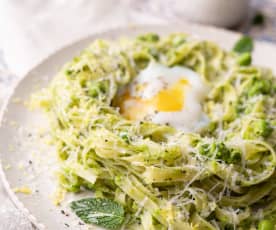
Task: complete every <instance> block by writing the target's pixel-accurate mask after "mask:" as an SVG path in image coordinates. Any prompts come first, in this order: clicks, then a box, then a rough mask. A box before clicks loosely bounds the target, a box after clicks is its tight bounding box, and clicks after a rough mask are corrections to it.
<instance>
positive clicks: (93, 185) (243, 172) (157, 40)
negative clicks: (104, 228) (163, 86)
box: [32, 33, 276, 230]
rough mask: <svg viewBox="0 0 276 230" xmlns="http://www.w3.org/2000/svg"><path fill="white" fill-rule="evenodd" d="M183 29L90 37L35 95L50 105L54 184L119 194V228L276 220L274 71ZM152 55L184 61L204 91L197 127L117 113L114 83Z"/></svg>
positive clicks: (231, 225)
mask: <svg viewBox="0 0 276 230" xmlns="http://www.w3.org/2000/svg"><path fill="white" fill-rule="evenodd" d="M240 57H241V55H240V54H236V53H234V52H226V51H224V50H223V49H221V48H220V47H218V46H217V45H216V44H214V43H212V42H208V41H201V40H197V39H195V38H193V37H191V36H188V35H185V34H181V33H179V34H171V35H169V36H165V37H159V36H158V35H156V34H146V35H141V36H139V37H137V38H135V39H121V40H119V41H104V40H97V41H95V42H93V43H92V44H91V45H90V46H89V47H88V48H87V49H85V50H84V51H82V53H81V54H80V55H79V56H77V57H75V58H74V59H73V60H72V61H70V62H69V63H67V64H66V65H65V66H64V67H63V68H62V69H61V71H60V72H59V73H58V74H57V76H56V77H55V78H54V79H53V80H52V82H51V84H50V85H49V87H48V88H46V89H43V90H42V91H41V92H39V93H37V94H35V95H33V97H32V103H33V104H34V105H35V106H37V105H38V106H40V107H43V108H44V110H45V111H46V113H47V114H48V115H49V118H50V121H51V127H52V128H51V129H52V136H53V143H54V144H55V145H56V147H57V154H58V157H59V159H60V170H59V172H58V174H59V182H60V186H61V187H63V188H65V189H66V190H68V191H69V192H79V191H81V190H82V188H86V189H89V190H91V191H93V192H94V193H93V194H94V196H96V197H105V198H108V199H111V200H114V201H116V202H118V203H120V204H121V205H122V206H123V207H124V210H125V213H126V217H127V218H126V220H125V223H124V224H123V227H124V228H125V229H145V230H148V229H152V230H153V229H158V230H159V229H187V230H188V229H209V230H214V229H225V230H226V229H257V226H258V224H259V222H260V221H262V220H269V221H272V222H273V221H274V224H275V223H276V195H275V194H276V174H275V165H276V154H275V149H276V141H275V140H276V132H275V125H276V79H275V78H274V76H273V74H272V73H271V71H270V70H268V69H265V68H261V67H257V66H251V65H248V64H249V63H246V65H244V63H241V62H240ZM150 62H158V63H161V64H162V65H165V66H169V67H173V66H185V67H187V68H190V69H192V70H194V71H195V72H197V73H198V74H199V76H200V77H201V78H202V80H203V81H204V83H205V84H206V85H207V86H208V88H210V91H209V93H208V95H207V97H206V98H205V100H204V103H203V105H202V106H203V110H204V112H205V113H206V114H207V116H208V119H209V122H208V124H207V125H206V126H205V127H203V128H202V129H201V130H200V131H198V132H196V133H187V132H182V131H180V130H177V129H175V128H173V127H171V126H169V125H160V124H154V123H152V122H150V121H147V120H140V121H133V120H128V119H126V118H124V117H123V116H122V115H121V114H120V110H119V109H118V108H117V107H116V105H114V99H115V97H116V95H117V94H118V92H119V91H120V90H121V89H123V88H124V87H126V85H127V84H128V83H130V82H131V81H133V80H134V79H135V77H136V76H137V75H138V74H139V72H140V71H141V70H142V69H144V68H145V67H146V66H147V65H148V64H149V63H150Z"/></svg>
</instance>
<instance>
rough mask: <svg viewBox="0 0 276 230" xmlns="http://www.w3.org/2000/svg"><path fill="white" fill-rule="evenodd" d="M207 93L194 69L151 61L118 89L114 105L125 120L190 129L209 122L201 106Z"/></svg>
mask: <svg viewBox="0 0 276 230" xmlns="http://www.w3.org/2000/svg"><path fill="white" fill-rule="evenodd" d="M207 92H208V88H207V86H206V85H204V83H203V81H202V79H201V78H200V76H199V75H198V74H197V73H196V72H194V71H193V70H191V69H188V68H186V67H180V66H176V67H171V68H170V67H166V66H164V65H161V64H158V63H156V62H151V63H150V64H149V65H148V66H147V67H146V68H145V69H144V70H142V71H141V72H140V73H139V75H138V76H137V77H136V78H135V79H134V80H133V81H132V82H131V83H130V84H129V85H128V86H127V87H125V88H124V90H123V91H122V92H120V94H119V98H118V100H117V106H118V107H119V108H120V112H121V114H122V115H123V116H124V117H125V118H127V119H130V120H139V121H143V120H148V121H152V122H154V123H157V124H163V125H164V124H165V125H170V126H173V127H175V128H176V129H179V130H182V131H187V132H192V131H196V130H198V129H199V128H200V127H202V126H203V125H205V124H206V123H207V122H208V118H207V116H206V114H204V112H203V109H202V105H201V103H202V102H203V100H204V98H205V96H206V94H207Z"/></svg>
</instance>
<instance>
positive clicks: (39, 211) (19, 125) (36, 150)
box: [0, 23, 276, 230]
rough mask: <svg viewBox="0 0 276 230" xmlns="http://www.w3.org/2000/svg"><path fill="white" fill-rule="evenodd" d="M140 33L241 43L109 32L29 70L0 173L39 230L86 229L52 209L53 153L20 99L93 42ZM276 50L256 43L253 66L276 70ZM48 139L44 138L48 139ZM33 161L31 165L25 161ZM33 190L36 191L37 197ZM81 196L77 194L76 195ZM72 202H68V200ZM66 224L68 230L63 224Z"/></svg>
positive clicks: (211, 36) (11, 109)
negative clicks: (17, 191) (23, 189)
mask: <svg viewBox="0 0 276 230" xmlns="http://www.w3.org/2000/svg"><path fill="white" fill-rule="evenodd" d="M144 32H157V33H159V34H168V33H171V32H186V33H189V34H193V35H197V36H199V37H200V38H202V39H208V40H211V41H214V42H217V43H218V44H220V45H221V46H223V47H224V48H226V49H230V48H231V47H232V46H233V43H234V42H235V41H236V40H237V39H238V38H239V36H240V35H239V34H236V33H232V32H229V31H226V30H219V29H215V28H210V27H205V26H198V25H191V24H186V23H182V24H181V25H167V26H160V25H159V26H136V27H126V28H119V29H114V30H110V31H108V32H104V33H101V34H95V35H91V36H89V37H87V38H85V39H84V40H81V41H78V42H76V43H74V44H72V45H70V46H67V47H65V48H63V49H61V50H59V51H58V52H56V53H54V54H53V55H51V56H50V57H48V58H47V59H45V60H44V61H43V62H42V63H41V64H39V65H38V66H36V67H35V68H34V69H32V70H31V71H30V72H29V73H28V74H27V75H26V76H25V77H24V78H23V79H22V80H21V81H19V83H18V84H17V86H16V88H15V90H14V92H13V93H12V95H11V96H10V98H9V99H8V100H7V102H6V104H5V107H4V109H3V111H2V125H1V127H0V140H1V144H0V158H1V159H2V164H3V168H7V167H8V166H9V165H10V166H11V167H10V168H9V169H6V170H0V174H1V175H2V179H3V182H4V186H5V188H6V190H7V191H8V194H9V195H10V197H11V199H12V201H13V202H14V203H15V205H16V206H17V207H18V208H19V209H21V210H23V212H24V213H25V214H26V215H27V216H28V218H29V219H30V220H31V221H32V222H33V223H34V224H35V225H36V226H37V227H38V228H39V229H49V230H53V229H59V230H62V229H82V228H83V229H84V227H83V226H80V225H79V224H78V220H77V218H76V217H75V216H74V215H72V214H70V215H69V216H65V215H63V214H61V209H64V210H66V212H67V210H68V207H67V206H68V202H64V204H63V206H62V207H56V206H54V205H53V202H52V201H51V198H50V196H51V194H53V193H54V191H55V187H56V186H55V184H54V183H53V181H54V176H53V171H54V168H55V163H54V162H55V150H54V149H51V148H50V147H48V146H47V145H46V144H45V143H44V141H42V140H40V139H41V138H38V136H39V135H44V136H45V134H43V133H44V132H42V131H41V129H42V128H41V127H42V126H44V127H45V129H46V130H47V125H48V123H47V120H45V117H44V116H43V115H42V113H40V112H31V111H29V110H28V109H27V108H26V107H25V106H24V105H23V103H18V98H20V99H21V100H23V101H24V100H27V99H28V98H29V96H30V95H31V93H33V92H35V91H36V90H37V89H39V88H41V87H43V86H46V85H47V84H48V83H49V81H50V80H51V78H52V76H54V75H55V73H56V72H57V71H58V69H59V68H60V67H61V66H62V65H63V64H64V63H65V62H66V61H68V60H70V59H71V58H72V57H73V56H74V55H77V54H78V53H79V52H80V51H81V50H82V49H83V48H85V47H86V46H88V44H89V43H91V42H92V41H93V40H95V39H96V38H105V39H115V38H118V37H121V36H128V37H131V36H135V35H137V34H140V33H144ZM275 60H276V47H275V46H273V45H271V44H268V43H263V42H262V43H261V42H256V43H255V51H254V61H255V63H257V64H260V65H264V66H268V67H271V68H273V69H274V71H276V65H275V63H274V62H275ZM46 137H47V134H46ZM30 160H31V161H32V162H29V161H30ZM23 185H26V186H29V187H30V188H31V189H32V190H33V194H32V195H26V194H16V195H15V194H14V193H13V190H12V189H13V188H15V187H21V186H23ZM36 191H37V192H36ZM78 196H79V195H78ZM68 199H69V200H70V197H69V198H67V200H68ZM65 223H66V224H68V225H69V227H68V226H66V225H65Z"/></svg>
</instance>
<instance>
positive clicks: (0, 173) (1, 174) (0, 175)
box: [0, 21, 276, 230]
mask: <svg viewBox="0 0 276 230" xmlns="http://www.w3.org/2000/svg"><path fill="white" fill-rule="evenodd" d="M183 25H184V26H183ZM170 26H172V27H174V28H176V27H178V28H179V30H180V31H181V28H183V27H187V26H190V27H194V29H195V30H212V31H213V32H222V33H224V34H225V35H228V36H229V35H235V36H238V35H239V36H241V35H242V33H239V32H235V31H230V30H227V29H224V28H218V27H213V26H209V25H202V24H197V23H193V22H187V21H185V22H181V23H155V24H132V25H120V26H110V27H108V28H107V29H101V30H98V31H96V32H92V33H89V34H88V35H86V36H83V37H79V38H77V39H75V40H74V41H71V42H68V43H66V44H64V45H62V46H61V47H59V48H57V49H55V50H53V51H52V52H50V53H49V54H48V55H47V56H45V57H44V58H41V59H40V60H39V61H38V62H37V63H36V64H35V65H33V66H31V68H30V69H29V70H28V71H27V72H25V73H24V74H23V75H22V76H19V77H18V79H16V80H15V83H13V86H12V89H11V90H10V92H9V93H8V95H7V96H6V97H5V98H4V101H3V104H2V107H1V109H0V127H2V125H3V118H4V114H5V111H6V109H7V107H8V105H9V103H10V101H11V98H12V96H13V95H14V93H15V91H16V89H17V88H18V87H19V85H20V83H21V82H22V81H23V80H24V79H25V78H26V77H27V76H29V75H31V74H32V72H35V71H36V69H37V68H39V67H40V66H42V65H43V64H44V63H45V62H47V61H48V60H49V59H51V58H52V57H54V56H55V55H57V54H58V53H60V52H62V51H63V50H64V49H68V48H69V47H73V46H74V45H76V44H78V43H82V42H83V41H86V40H88V39H91V42H92V41H93V40H95V39H97V38H98V37H100V36H102V35H105V36H108V35H111V34H114V33H115V34H116V33H118V32H119V31H128V30H135V29H138V30H143V29H146V28H159V29H162V28H164V29H165V28H166V27H170ZM183 32H185V31H183ZM255 42H256V43H258V44H259V45H266V46H267V45H268V46H271V47H274V48H276V45H275V44H273V43H271V42H267V41H259V40H255ZM0 180H1V182H2V185H3V188H4V191H5V192H6V194H7V198H8V199H9V200H10V201H11V202H12V203H13V205H14V206H15V208H17V209H18V210H19V211H20V212H21V213H22V214H23V216H25V217H26V218H27V219H28V220H29V221H30V222H31V224H32V225H33V226H35V227H36V228H37V229H38V230H45V229H47V227H46V226H45V225H44V223H43V222H41V221H38V220H37V218H36V217H35V215H34V214H33V213H31V211H29V210H28V209H27V208H26V207H25V206H24V204H23V202H22V201H21V200H20V199H19V198H18V197H17V195H16V193H15V192H14V191H13V190H12V188H11V186H10V183H9V181H8V179H7V177H6V173H5V170H4V168H3V162H2V161H1V160H0Z"/></svg>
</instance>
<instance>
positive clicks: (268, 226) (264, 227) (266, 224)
mask: <svg viewBox="0 0 276 230" xmlns="http://www.w3.org/2000/svg"><path fill="white" fill-rule="evenodd" d="M258 230H274V224H273V223H272V222H271V221H270V220H262V221H260V222H259V225H258Z"/></svg>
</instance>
